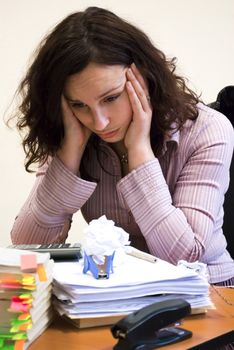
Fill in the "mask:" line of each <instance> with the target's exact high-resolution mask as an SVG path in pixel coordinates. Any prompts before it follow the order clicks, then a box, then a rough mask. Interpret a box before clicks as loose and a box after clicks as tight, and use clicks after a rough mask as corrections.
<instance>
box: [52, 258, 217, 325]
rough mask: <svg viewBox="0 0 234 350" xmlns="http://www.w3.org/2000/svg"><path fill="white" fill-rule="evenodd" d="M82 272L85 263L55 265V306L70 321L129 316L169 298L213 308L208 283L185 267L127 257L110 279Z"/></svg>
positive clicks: (160, 261) (195, 307)
mask: <svg viewBox="0 0 234 350" xmlns="http://www.w3.org/2000/svg"><path fill="white" fill-rule="evenodd" d="M82 271H83V263H82V261H79V262H77V263H74V262H72V263H71V262H67V263H56V264H55V268H54V272H53V277H54V282H53V294H54V295H55V296H56V298H55V300H54V305H55V307H56V309H57V311H58V312H59V313H60V314H61V315H65V316H67V317H68V318H70V319H83V318H91V317H94V318H97V317H107V316H117V315H126V314H128V313H130V312H133V311H136V310H138V309H140V308H142V307H144V306H146V305H149V304H151V303H154V302H156V301H161V300H165V299H166V298H169V299H171V298H183V299H185V300H186V301H188V302H189V303H190V304H191V307H192V308H193V309H201V308H202V309H203V308H208V307H211V306H212V303H211V300H210V298H209V284H208V282H207V280H206V279H205V278H204V277H201V276H200V275H198V273H197V272H195V271H194V270H192V269H190V268H186V267H185V266H183V265H180V266H174V265H172V264H170V263H168V262H166V261H163V260H160V259H157V262H156V263H151V262H147V261H144V260H142V259H138V258H135V257H132V256H129V255H125V257H124V259H123V261H122V263H121V264H117V266H116V267H114V273H113V274H110V278H109V279H106V280H103V279H95V278H94V277H93V276H92V274H91V273H88V274H83V272H82Z"/></svg>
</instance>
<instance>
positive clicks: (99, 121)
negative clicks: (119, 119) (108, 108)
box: [93, 110, 109, 131]
mask: <svg viewBox="0 0 234 350" xmlns="http://www.w3.org/2000/svg"><path fill="white" fill-rule="evenodd" d="M93 123H94V129H95V130H97V131H101V130H103V129H105V128H106V127H107V125H108V124H109V117H108V116H107V114H106V113H105V111H103V110H100V111H96V112H95V113H93Z"/></svg>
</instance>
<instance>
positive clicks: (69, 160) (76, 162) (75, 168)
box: [57, 143, 85, 175]
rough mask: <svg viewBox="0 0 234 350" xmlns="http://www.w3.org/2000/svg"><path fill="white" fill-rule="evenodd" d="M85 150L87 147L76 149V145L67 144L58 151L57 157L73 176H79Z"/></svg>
mask: <svg viewBox="0 0 234 350" xmlns="http://www.w3.org/2000/svg"><path fill="white" fill-rule="evenodd" d="M84 150H85V146H80V147H75V145H69V144H67V143H65V144H64V145H63V146H62V147H61V148H60V149H59V150H58V152H57V156H58V157H59V159H60V160H61V161H62V162H63V164H64V165H65V166H66V167H67V168H68V169H69V170H70V171H71V172H72V173H73V174H75V175H77V174H78V172H79V169H80V162H81V158H82V156H83V153H84Z"/></svg>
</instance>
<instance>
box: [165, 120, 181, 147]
mask: <svg viewBox="0 0 234 350" xmlns="http://www.w3.org/2000/svg"><path fill="white" fill-rule="evenodd" d="M179 140H180V131H179V130H178V129H177V124H176V123H175V122H174V123H173V124H172V125H171V130H169V131H168V133H167V134H166V136H165V138H164V142H163V154H164V153H165V152H166V151H167V145H168V142H173V143H175V144H176V146H178V144H179Z"/></svg>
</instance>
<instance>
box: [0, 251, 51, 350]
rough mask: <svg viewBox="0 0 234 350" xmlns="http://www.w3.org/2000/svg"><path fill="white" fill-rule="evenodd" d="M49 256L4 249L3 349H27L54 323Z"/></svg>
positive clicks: (0, 279) (0, 265) (0, 283)
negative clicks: (52, 321)
mask: <svg viewBox="0 0 234 350" xmlns="http://www.w3.org/2000/svg"><path fill="white" fill-rule="evenodd" d="M53 265H54V262H53V260H50V255H49V254H45V253H44V254H42V253H34V252H30V251H25V250H18V249H10V248H0V349H3V350H5V349H7V350H11V349H14V350H15V349H17V350H24V349H27V348H28V346H29V344H31V342H32V341H33V340H34V339H36V338H37V337H38V336H39V335H40V334H41V333H42V332H43V331H44V330H45V329H46V327H47V326H48V325H49V323H50V322H51V320H52V315H53V313H52V310H51V295H52V271H53Z"/></svg>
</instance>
